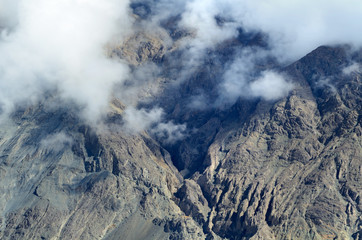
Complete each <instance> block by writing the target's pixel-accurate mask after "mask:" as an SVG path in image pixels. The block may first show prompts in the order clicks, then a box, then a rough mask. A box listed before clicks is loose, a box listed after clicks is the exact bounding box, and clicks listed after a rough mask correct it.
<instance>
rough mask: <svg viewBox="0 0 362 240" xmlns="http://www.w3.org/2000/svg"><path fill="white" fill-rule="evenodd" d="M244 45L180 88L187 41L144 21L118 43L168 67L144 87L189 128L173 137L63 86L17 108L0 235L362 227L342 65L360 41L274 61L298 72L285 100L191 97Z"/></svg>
mask: <svg viewBox="0 0 362 240" xmlns="http://www.w3.org/2000/svg"><path fill="white" fill-rule="evenodd" d="M250 41H252V42H255V43H256V44H259V45H262V44H261V43H260V42H261V40H260V36H255V37H254V38H252V39H251V40H250ZM243 44H244V42H243V41H242V38H240V39H235V40H234V42H233V43H228V45H227V47H225V46H220V47H219V48H218V49H216V50H215V53H213V54H210V56H211V55H212V56H213V57H210V59H211V60H210V61H209V62H205V64H204V65H202V66H201V67H200V69H199V70H198V71H197V72H196V73H194V74H192V76H190V78H188V79H186V80H185V81H183V82H182V83H180V84H179V85H177V87H178V88H177V89H175V85H174V84H172V77H173V75H172V74H174V72H172V71H170V68H171V67H173V68H177V65H176V66H175V65H174V63H171V61H169V58H173V57H175V55H176V56H177V54H179V53H178V52H177V50H174V48H173V46H167V44H166V43H164V41H163V40H160V39H157V38H155V37H153V36H150V35H147V34H138V35H137V36H136V37H134V38H132V39H129V40H128V41H127V42H126V46H127V47H126V48H125V47H124V46H120V47H117V48H116V49H115V50H114V51H113V52H112V53H111V55H112V56H113V57H122V58H125V59H126V60H127V59H128V61H129V62H131V64H133V65H139V64H143V63H144V62H153V63H155V64H158V66H159V67H161V68H162V69H163V72H162V73H161V77H163V79H164V81H161V82H158V83H157V84H158V85H160V86H159V89H158V91H157V92H156V93H152V94H150V95H149V96H148V97H151V98H152V99H153V100H152V105H154V104H156V103H157V104H158V105H160V106H161V107H163V109H165V112H166V117H167V118H168V119H170V120H173V121H175V122H176V123H186V124H187V126H188V127H189V128H190V129H193V131H190V132H189V133H188V135H187V137H186V138H184V139H181V140H179V141H177V142H175V143H166V142H164V141H162V139H159V138H158V137H157V136H154V135H153V134H150V133H147V132H146V131H144V132H141V133H137V134H133V133H130V132H127V131H125V130H124V129H123V128H121V127H119V125H118V123H120V122H122V121H123V110H124V106H123V104H122V103H121V102H120V101H119V100H117V99H114V100H113V102H112V103H111V109H112V110H111V111H110V112H109V113H108V116H107V119H106V121H105V124H104V126H102V127H101V128H99V129H93V128H91V127H89V126H88V125H86V124H85V123H84V122H83V121H82V119H80V118H79V117H78V115H77V114H76V112H77V110H76V109H74V108H73V107H69V108H68V107H65V106H69V104H68V103H64V107H63V108H60V109H59V108H56V109H54V108H53V107H52V106H50V105H49V104H47V103H49V102H52V101H57V99H56V96H49V97H48V99H47V101H45V102H40V103H39V104H37V105H35V106H32V107H28V108H25V109H24V108H18V109H17V111H15V112H14V113H13V114H12V116H11V117H10V119H8V120H6V121H5V120H4V121H2V123H1V127H0V179H1V184H0V212H1V215H0V224H1V228H0V238H1V239H206V238H208V239H221V238H226V239H355V240H357V239H362V202H361V196H362V142H361V141H362V138H361V134H362V128H361V123H362V120H361V119H362V118H361V106H362V102H361V96H362V90H361V80H360V78H361V72H360V71H359V70H355V71H345V69H346V67H348V66H350V65H351V64H352V63H362V57H361V53H360V52H357V53H353V52H352V51H351V50H350V49H349V48H348V47H346V46H340V47H320V48H318V49H316V50H314V51H313V52H312V53H310V54H308V55H307V56H305V57H304V58H302V59H300V60H299V61H297V62H295V63H293V64H291V65H289V66H286V67H278V66H275V64H274V63H273V61H270V62H267V63H264V64H263V65H262V66H260V68H261V69H263V68H264V69H266V68H268V67H270V66H273V67H274V68H276V67H278V71H280V72H282V73H283V74H285V75H286V76H288V78H289V80H290V81H292V82H293V84H294V90H293V91H292V92H291V93H290V94H289V95H288V96H287V97H284V98H282V99H279V100H273V101H266V100H263V99H261V98H253V99H245V98H239V99H238V100H237V101H236V103H234V104H233V105H231V106H227V107H225V108H223V109H220V108H205V109H190V108H187V107H186V101H187V99H189V97H192V96H194V95H195V94H197V91H198V90H200V89H203V90H204V91H205V92H207V94H209V96H210V98H212V97H213V96H215V94H216V89H217V87H218V86H219V85H218V84H219V82H218V78H219V77H220V72H219V71H221V69H222V68H223V65H222V64H223V61H222V60H220V59H223V58H226V57H228V56H229V55H230V54H237V52H235V51H234V50H233V48H234V47H235V46H237V47H240V46H241V45H243ZM122 49H123V50H122ZM124 49H126V50H127V51H129V52H127V51H125V50H124ZM132 49H136V50H132ZM217 59H219V61H216V60H217ZM150 104H151V103H150V102H149V101H148V102H145V103H142V105H143V106H144V107H147V106H148V105H150Z"/></svg>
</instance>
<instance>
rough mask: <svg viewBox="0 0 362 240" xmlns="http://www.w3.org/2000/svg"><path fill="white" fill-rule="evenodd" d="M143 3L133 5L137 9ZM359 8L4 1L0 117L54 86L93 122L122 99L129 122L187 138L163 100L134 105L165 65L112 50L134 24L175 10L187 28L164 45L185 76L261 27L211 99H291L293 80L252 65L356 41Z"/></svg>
mask: <svg viewBox="0 0 362 240" xmlns="http://www.w3.org/2000/svg"><path fill="white" fill-rule="evenodd" d="M138 3H139V4H141V5H140V8H138V10H137V11H136V10H135V9H132V8H131V5H132V4H138ZM142 3H144V4H145V5H142ZM361 9H362V2H360V1H357V0H346V1H339V0H329V1H327V0H317V1H301V0H297V1H284V0H276V1H272V2H271V1H267V0H257V1H255V0H225V1H218V0H199V1H196V0H186V1H181V0H172V1H165V0H158V1H153V0H148V1H130V0H108V1H102V0H88V1H84V0H54V1H47V0H33V1H31V2H30V1H26V0H0V56H1V57H0V114H2V115H8V114H10V113H11V112H12V111H13V110H14V109H15V107H16V105H19V104H20V105H31V104H34V103H36V102H37V101H41V100H43V99H44V94H45V93H47V92H52V91H53V92H55V93H56V94H58V95H59V97H60V98H61V99H64V100H66V102H74V103H75V104H76V105H77V106H78V107H79V108H80V109H81V111H80V113H79V116H80V117H81V118H82V119H83V120H84V121H86V122H87V123H88V124H91V125H97V124H99V122H100V121H102V118H103V117H104V116H105V115H106V113H107V111H108V106H109V102H110V100H111V98H112V97H114V96H116V97H118V98H119V99H120V100H121V101H122V102H123V103H124V104H125V105H126V110H125V115H124V119H125V121H124V122H125V126H124V127H125V128H127V129H133V131H134V132H141V131H143V130H149V129H150V128H152V129H153V134H154V135H155V136H159V137H160V138H163V139H164V141H165V142H174V141H176V139H182V138H183V137H184V136H185V135H187V134H186V125H185V124H182V123H181V124H174V122H173V121H172V119H171V120H170V119H168V120H166V119H165V117H164V116H165V113H164V112H163V109H162V107H160V106H153V107H150V109H142V108H138V107H137V105H138V103H139V101H141V100H144V95H145V94H143V93H144V92H146V91H148V94H149V95H150V96H152V95H156V94H157V93H158V85H157V84H155V81H156V80H157V78H158V76H159V74H160V73H161V72H162V69H160V67H159V66H156V64H154V63H150V62H148V63H145V64H141V65H140V66H131V64H130V63H129V62H127V61H126V60H125V59H121V58H114V57H113V58H111V57H109V55H107V51H108V50H107V48H108V47H109V46H111V45H112V43H114V42H116V43H117V44H122V42H123V41H125V40H126V39H129V38H130V37H132V35H133V34H135V32H136V31H148V32H157V31H155V29H163V24H162V23H163V22H165V20H167V19H168V18H170V17H176V16H177V18H178V20H177V21H175V23H174V26H173V27H174V28H177V29H180V30H182V31H184V32H185V33H186V34H185V36H184V37H181V38H179V39H173V40H172V37H171V36H167V41H170V43H168V45H167V47H168V48H171V47H172V48H175V49H177V50H178V51H180V52H182V54H181V56H180V58H177V59H173V61H178V62H179V66H180V67H179V68H178V69H177V71H178V72H176V73H175V76H177V78H178V79H175V81H176V82H182V81H184V80H185V79H187V78H188V77H190V76H191V75H192V74H193V73H194V72H195V71H196V70H197V69H198V67H199V66H200V65H201V64H203V61H204V60H205V59H207V57H208V54H209V52H210V51H213V50H214V49H215V48H217V47H218V46H220V45H222V44H227V41H228V40H231V39H235V38H237V37H238V35H239V34H240V30H242V31H243V32H245V33H255V32H256V33H262V34H263V35H264V36H265V40H266V41H267V44H266V46H264V47H253V48H251V47H248V46H241V48H242V49H241V50H240V51H239V52H238V54H236V56H233V57H232V58H230V59H229V62H227V63H225V65H226V66H225V67H224V72H223V73H222V77H221V80H220V84H219V86H218V98H217V99H216V100H215V103H213V104H211V105H212V106H213V107H220V106H223V104H225V103H228V104H230V103H231V104H232V103H233V102H235V101H236V99H238V98H239V97H243V98H262V99H264V100H265V101H274V100H277V99H280V98H283V97H285V96H287V95H288V93H289V92H290V91H291V90H292V89H293V83H292V82H291V81H290V80H289V78H288V76H286V75H284V74H282V73H280V72H279V71H278V70H276V69H267V70H263V71H261V72H260V71H259V72H258V71H257V69H256V62H257V61H259V60H262V59H264V58H266V57H270V56H272V57H274V58H275V59H276V61H278V62H279V63H280V65H281V66H286V65H288V64H290V63H292V62H293V61H296V60H298V59H299V58H301V57H303V56H304V55H305V54H307V53H309V52H310V51H312V50H313V49H315V48H317V47H318V46H320V45H336V44H350V45H352V46H353V47H355V48H360V47H361V44H362V35H361V34H360V33H359V30H360V29H362V14H361ZM137 13H138V14H139V16H135V15H137ZM162 32H166V31H165V30H162ZM165 39H166V38H165ZM172 41H173V42H172ZM353 71H360V66H357V65H351V66H350V67H349V68H346V69H345V73H346V74H349V73H351V72H353ZM129 83H131V84H129ZM176 87H177V85H176ZM115 89H117V92H115ZM190 99H193V102H192V103H191V102H190V104H189V106H191V107H194V108H198V109H203V108H207V107H210V104H208V103H207V102H206V101H207V100H206V99H205V98H204V96H202V95H200V96H194V97H191V98H190ZM68 100H70V101H68ZM150 132H152V131H150Z"/></svg>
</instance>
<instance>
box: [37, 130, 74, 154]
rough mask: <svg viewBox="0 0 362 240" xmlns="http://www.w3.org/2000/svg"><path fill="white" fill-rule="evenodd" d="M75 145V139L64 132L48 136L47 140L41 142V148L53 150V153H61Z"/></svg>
mask: <svg viewBox="0 0 362 240" xmlns="http://www.w3.org/2000/svg"><path fill="white" fill-rule="evenodd" d="M72 143H73V138H72V137H70V136H69V135H67V134H65V133H64V132H59V133H55V134H51V135H48V136H47V137H46V138H44V139H42V140H41V142H40V145H41V147H43V148H45V149H47V150H52V151H56V152H57V151H60V150H62V149H63V148H64V147H65V146H67V145H70V144H72Z"/></svg>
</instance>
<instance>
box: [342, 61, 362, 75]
mask: <svg viewBox="0 0 362 240" xmlns="http://www.w3.org/2000/svg"><path fill="white" fill-rule="evenodd" d="M361 70H362V67H361V65H360V64H358V63H356V62H354V63H352V64H351V65H349V66H347V67H345V68H343V69H342V72H343V74H344V75H350V74H351V73H361Z"/></svg>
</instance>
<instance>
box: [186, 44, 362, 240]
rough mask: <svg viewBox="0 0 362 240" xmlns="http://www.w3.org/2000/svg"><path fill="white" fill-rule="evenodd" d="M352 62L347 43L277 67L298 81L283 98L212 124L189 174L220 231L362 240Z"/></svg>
mask: <svg viewBox="0 0 362 240" xmlns="http://www.w3.org/2000/svg"><path fill="white" fill-rule="evenodd" d="M350 61H351V59H350V58H349V53H348V49H347V48H345V47H337V48H331V47H321V48H318V49H317V50H315V51H314V52H312V53H311V54H309V55H307V56H306V57H304V58H302V59H301V60H300V61H298V62H296V63H294V64H292V65H290V66H288V67H286V68H285V69H284V70H283V71H284V72H285V73H287V74H288V76H289V77H290V78H291V79H293V82H294V83H295V90H294V91H293V92H292V93H291V94H290V95H289V96H288V97H286V98H284V99H282V100H279V101H276V102H265V101H263V100H262V101H258V102H257V103H256V107H255V109H253V111H252V112H251V113H250V114H249V115H248V116H247V117H246V118H235V119H234V121H229V120H228V121H224V122H223V121H221V122H220V123H219V124H216V125H215V124H214V125H213V127H212V128H211V129H210V133H212V132H213V131H215V129H216V131H217V133H216V135H215V137H214V139H213V141H212V143H211V144H210V145H209V147H208V150H207V156H206V157H205V159H204V163H203V164H202V166H204V167H200V168H199V169H198V170H196V172H195V173H194V174H193V176H192V177H191V178H192V179H193V180H194V181H196V182H197V183H199V184H200V186H201V189H202V190H203V194H204V196H205V198H206V199H207V200H208V202H209V207H210V209H211V211H210V215H209V219H208V226H209V228H210V229H212V230H213V231H214V232H215V233H216V234H218V235H219V236H221V237H225V238H229V239H358V238H359V235H360V234H359V232H360V231H361V228H362V225H361V224H362V222H361V220H362V212H361V201H360V196H361V194H362V188H361V181H362V178H361V177H362V172H361V170H362V168H361V166H362V142H361V140H362V138H361V106H362V105H361V96H362V92H361V81H360V77H361V75H360V73H359V72H352V73H349V74H345V73H343V71H342V70H343V68H344V67H346V66H347V65H348V64H349V63H350ZM353 61H357V60H356V59H354V60H353ZM327 78H328V79H330V85H329V86H321V80H324V79H327ZM237 104H238V105H243V104H244V102H243V101H242V100H240V101H239V102H238V103H237ZM246 104H248V103H247V102H246ZM240 109H242V108H240ZM242 114H243V112H240V115H242ZM210 121H215V120H214V119H210ZM206 125H208V123H206ZM209 126H210V125H209ZM192 137H194V138H197V137H199V138H201V139H202V138H203V133H202V134H201V135H200V136H198V135H197V134H195V135H194V136H192ZM187 141H189V140H186V142H187ZM196 141H197V140H196ZM183 159H184V161H186V162H187V161H189V159H188V158H187V157H186V158H182V155H181V159H179V161H182V160H183ZM184 166H187V165H184ZM194 171H195V170H194ZM200 213H201V211H200Z"/></svg>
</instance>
